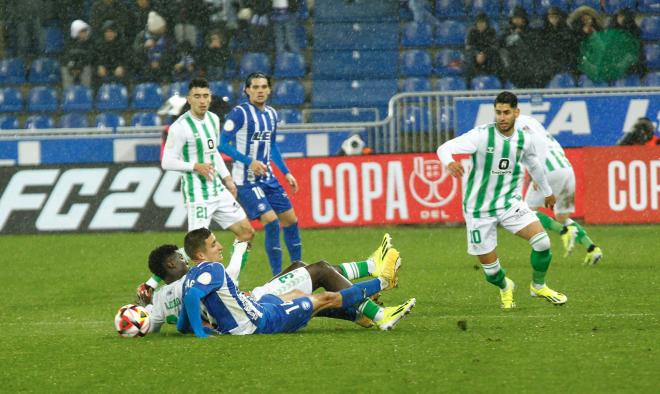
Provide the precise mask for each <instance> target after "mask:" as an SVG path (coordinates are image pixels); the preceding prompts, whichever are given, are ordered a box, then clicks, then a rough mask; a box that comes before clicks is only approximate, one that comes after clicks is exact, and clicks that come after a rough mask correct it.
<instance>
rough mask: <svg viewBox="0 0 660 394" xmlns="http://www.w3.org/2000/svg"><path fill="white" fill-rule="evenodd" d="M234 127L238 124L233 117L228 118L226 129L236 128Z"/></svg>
mask: <svg viewBox="0 0 660 394" xmlns="http://www.w3.org/2000/svg"><path fill="white" fill-rule="evenodd" d="M234 127H236V125H235V124H234V121H233V120H231V119H227V121H226V122H225V126H224V129H225V130H229V131H231V130H234Z"/></svg>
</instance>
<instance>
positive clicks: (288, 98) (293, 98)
mask: <svg viewBox="0 0 660 394" xmlns="http://www.w3.org/2000/svg"><path fill="white" fill-rule="evenodd" d="M272 102H273V104H274V105H301V104H303V103H304V102H305V88H304V87H303V84H302V82H300V81H297V80H293V79H289V80H286V79H285V80H282V81H279V82H277V83H276V84H275V89H274V90H273V97H272Z"/></svg>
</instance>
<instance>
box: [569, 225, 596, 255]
mask: <svg viewBox="0 0 660 394" xmlns="http://www.w3.org/2000/svg"><path fill="white" fill-rule="evenodd" d="M571 226H575V228H577V230H578V233H577V237H576V238H575V240H576V241H578V242H579V243H581V244H582V245H583V246H584V247H585V248H587V249H589V247H591V245H593V244H594V242H593V241H592V240H591V238H589V235H587V230H585V229H584V227H582V226H580V223H578V222H576V221H573V223H571Z"/></svg>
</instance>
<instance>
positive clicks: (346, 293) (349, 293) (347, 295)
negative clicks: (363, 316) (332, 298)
mask: <svg viewBox="0 0 660 394" xmlns="http://www.w3.org/2000/svg"><path fill="white" fill-rule="evenodd" d="M339 294H341V307H342V309H348V308H350V307H352V306H354V305H356V304H358V303H360V302H362V300H364V298H365V297H366V295H365V290H364V289H363V288H362V287H360V286H358V285H357V284H355V285H353V286H351V287H349V288H347V289H341V290H339Z"/></svg>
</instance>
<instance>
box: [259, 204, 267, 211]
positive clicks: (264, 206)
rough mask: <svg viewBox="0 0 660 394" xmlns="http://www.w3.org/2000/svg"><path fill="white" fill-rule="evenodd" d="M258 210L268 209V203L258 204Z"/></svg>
mask: <svg viewBox="0 0 660 394" xmlns="http://www.w3.org/2000/svg"><path fill="white" fill-rule="evenodd" d="M257 210H258V211H265V210H266V204H259V205H257Z"/></svg>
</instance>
